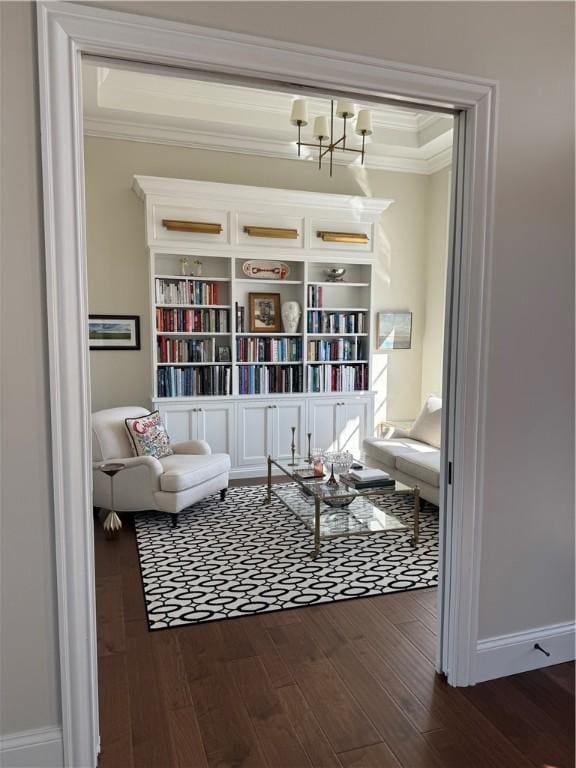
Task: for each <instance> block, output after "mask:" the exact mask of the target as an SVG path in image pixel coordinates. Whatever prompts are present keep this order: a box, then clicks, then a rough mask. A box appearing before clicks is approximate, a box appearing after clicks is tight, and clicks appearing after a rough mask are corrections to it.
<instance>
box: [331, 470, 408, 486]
mask: <svg viewBox="0 0 576 768" xmlns="http://www.w3.org/2000/svg"><path fill="white" fill-rule="evenodd" d="M340 479H341V480H343V481H344V482H345V483H346V484H347V485H350V486H352V488H355V489H356V490H357V491H363V490H367V489H368V488H394V485H395V480H394V478H393V477H390V475H389V474H388V472H384V471H383V470H382V469H351V470H350V472H349V473H348V474H346V475H340Z"/></svg>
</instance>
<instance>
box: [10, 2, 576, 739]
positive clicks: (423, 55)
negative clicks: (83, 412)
mask: <svg viewBox="0 0 576 768" xmlns="http://www.w3.org/2000/svg"><path fill="white" fill-rule="evenodd" d="M100 4H101V3H100ZM91 5H94V4H91ZM109 6H110V7H111V8H114V9H124V10H131V11H133V12H137V13H138V12H139V13H142V14H148V15H154V14H155V15H157V16H164V17H166V18H173V19H178V18H180V19H185V20H188V21H190V22H193V23H196V24H205V25H208V26H213V27H222V28H225V29H230V30H236V31H239V32H246V33H250V34H260V35H268V36H270V37H276V38H282V39H286V40H293V41H297V42H300V43H309V44H312V45H318V46H324V47H329V48H335V49H340V50H343V51H349V52H351V53H362V54H366V55H371V56H375V57H385V58H386V59H389V60H392V61H400V62H406V63H408V64H417V65H418V64H419V65H425V66H429V67H437V68H440V69H447V70H451V71H456V72H462V73H465V74H470V75H479V76H485V77H489V78H495V79H497V80H498V81H499V84H500V85H499V114H498V128H497V136H496V155H497V166H496V181H497V186H496V200H495V208H494V215H495V218H494V262H493V268H492V272H491V274H490V276H489V282H490V286H491V304H490V321H491V322H490V329H489V332H490V341H491V345H490V349H491V352H490V356H489V359H488V361H487V362H488V382H487V391H486V393H485V395H486V402H487V408H488V418H487V424H486V441H487V442H486V456H485V486H484V489H483V491H484V494H483V503H484V519H483V525H482V531H481V538H482V570H481V579H480V636H481V637H490V636H494V635H500V634H505V633H510V632H518V631H522V630H527V629H530V628H535V627H540V626H544V625H549V624H554V623H557V622H565V621H570V620H572V619H573V616H574V610H573V607H574V594H573V584H574V571H573V543H574V509H573V469H574V454H573V435H572V430H573V425H574V403H573V392H574V376H573V372H574V359H573V349H574V346H573V336H572V334H573V328H574V315H573V286H574V272H573V256H574V172H573V168H574V157H573V143H574V141H573V139H574V83H573V62H574V42H573V35H574V9H573V6H572V4H571V3H553V2H542V3H540V2H511V3H492V2H487V3H483V2H478V3H468V2H446V3H436V2H422V3H418V2H413V3H388V2H379V3H346V2H339V3H334V4H332V5H331V6H330V5H328V4H327V3H324V2H323V3H313V2H308V3H306V11H305V13H303V11H302V7H301V6H296V7H295V6H294V4H292V3H290V2H286V3H248V2H246V3H230V4H224V3H184V2H183V3H168V2H165V3H158V2H147V3H137V4H130V3H127V2H114V3H109ZM0 13H1V18H2V20H3V21H5V23H6V24H7V28H5V29H4V31H3V39H2V57H3V59H2V73H3V83H2V85H3V96H2V97H3V99H4V100H5V102H8V103H6V104H5V103H3V104H2V111H1V115H2V126H3V130H4V139H3V142H7V140H8V139H9V158H8V157H7V158H5V157H4V156H3V158H2V159H3V162H4V161H5V160H6V162H8V160H9V164H8V165H7V166H6V168H7V169H8V172H6V171H5V170H4V166H3V173H2V197H3V203H4V204H5V205H6V206H7V207H6V209H3V213H5V221H4V222H3V240H2V246H3V254H2V255H3V258H4V260H5V266H4V284H3V291H4V292H5V295H4V294H3V301H2V327H3V328H6V325H7V324H8V325H9V326H10V328H11V329H12V328H14V317H15V316H18V318H19V328H20V329H22V335H21V336H17V335H16V333H13V334H12V338H8V339H3V348H2V366H1V368H2V376H3V381H2V384H3V388H2V413H3V424H2V428H3V435H2V445H3V449H4V451H3V454H4V455H3V457H2V459H3V463H4V467H3V470H4V471H3V477H2V493H3V499H2V501H3V510H2V513H3V519H4V520H5V522H4V523H3V529H2V541H1V552H0V559H1V561H2V588H3V590H5V593H4V594H5V595H6V597H4V594H3V605H2V610H3V613H2V626H1V633H2V634H1V641H2V654H3V656H6V658H7V661H5V662H4V660H3V664H4V666H3V668H2V673H3V679H2V691H1V696H2V712H1V719H2V723H1V729H2V732H4V733H6V732H10V731H16V730H22V729H26V728H33V727H42V726H46V725H50V724H51V723H53V722H55V720H56V719H57V717H58V688H57V674H58V671H57V667H58V661H57V654H56V645H55V632H56V629H55V627H56V617H55V585H54V552H53V547H52V543H51V535H52V529H51V520H52V509H51V502H50V499H51V496H50V494H51V488H50V480H49V477H50V450H49V444H48V436H47V423H48V399H47V398H48V394H47V393H48V365H47V359H46V353H45V327H46V326H45V312H44V307H43V300H42V296H43V289H44V277H43V270H42V264H43V258H44V257H43V248H42V244H41V241H40V237H41V226H42V206H41V191H40V190H41V186H40V184H41V178H40V169H39V164H38V140H39V123H38V112H37V101H36V100H37V80H36V74H35V52H34V45H33V41H34V29H35V23H34V14H33V10H32V8H31V6H29V5H26V4H24V3H10V4H7V3H2V4H1V5H0ZM4 73H6V74H7V75H8V76H4ZM4 147H5V144H3V150H4ZM8 206H9V207H8ZM18 284H24V285H25V286H26V293H27V296H28V297H32V300H31V301H28V302H27V305H26V312H25V313H24V314H17V315H16V313H17V311H18V310H19V309H20V307H21V302H20V301H19V299H18V298H17V294H16V291H15V290H14V286H15V285H18ZM5 333H6V332H5ZM17 339H21V343H20V344H18V343H17ZM15 361H17V362H18V364H19V367H18V369H16V368H15V367H14V363H15ZM17 376H19V377H20V379H19V380H18V381H16V380H15V379H16V377H17ZM22 457H25V458H26V462H25V463H24V462H23V460H22ZM31 473H33V475H32V476H33V478H34V482H31V480H30V477H31Z"/></svg>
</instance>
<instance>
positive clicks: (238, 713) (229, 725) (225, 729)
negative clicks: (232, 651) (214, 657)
mask: <svg viewBox="0 0 576 768" xmlns="http://www.w3.org/2000/svg"><path fill="white" fill-rule="evenodd" d="M189 685H190V691H191V693H192V698H193V699H194V706H195V710H196V716H197V718H198V726H199V728H200V734H201V736H202V742H203V744H204V751H205V752H206V757H207V761H208V765H209V766H210V768H231V767H232V766H234V768H263V767H264V766H268V763H267V761H266V760H265V758H264V755H263V754H262V751H261V749H260V745H259V743H258V740H257V737H256V734H255V732H254V729H253V727H252V724H251V722H250V718H249V717H248V714H247V712H246V710H245V707H244V704H243V702H242V700H241V698H240V696H239V694H238V691H237V690H236V688H235V687H234V685H233V683H232V681H231V680H230V674H229V672H228V671H227V670H224V671H221V672H216V673H213V674H212V675H211V676H210V677H208V678H203V679H202V680H196V681H195V682H190V681H189Z"/></svg>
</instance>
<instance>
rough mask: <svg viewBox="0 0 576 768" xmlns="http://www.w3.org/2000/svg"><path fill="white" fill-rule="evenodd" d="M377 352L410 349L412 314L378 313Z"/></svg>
mask: <svg viewBox="0 0 576 768" xmlns="http://www.w3.org/2000/svg"><path fill="white" fill-rule="evenodd" d="M377 333H378V337H377V339H376V351H377V352H387V351H388V350H389V349H410V348H411V346H412V312H378V323H377Z"/></svg>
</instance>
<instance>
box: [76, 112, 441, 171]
mask: <svg viewBox="0 0 576 768" xmlns="http://www.w3.org/2000/svg"><path fill="white" fill-rule="evenodd" d="M84 134H85V135H86V136H93V137H96V138H102V139H117V140H121V141H135V142H140V143H149V144H161V145H166V146H177V147H186V148H188V149H204V150H207V151H212V152H231V153H234V154H239V155H251V156H253V157H270V158H276V159H280V160H291V161H295V162H306V161H307V160H308V161H309V162H312V161H314V162H315V158H314V156H313V155H312V154H310V157H309V158H305V159H304V160H303V159H302V158H298V157H297V156H296V146H295V144H293V143H292V142H288V141H282V140H274V139H261V138H259V139H253V138H249V137H247V136H244V135H240V134H233V133H226V134H225V135H224V134H218V133H214V132H212V131H210V132H204V131H190V130H186V129H180V128H167V127H164V126H157V125H151V124H144V123H135V122H124V121H119V120H110V119H94V118H92V117H87V118H85V120H84ZM398 149H403V148H398ZM395 151H398V150H397V148H396V147H390V148H389V152H388V153H387V154H386V155H375V154H370V152H368V153H367V154H366V156H365V159H364V166H363V167H364V168H368V169H370V170H379V171H396V172H400V173H417V174H422V175H429V174H431V173H436V171H438V170H441V168H445V167H446V166H447V165H449V164H450V162H451V157H452V150H451V147H449V148H448V149H445V150H443V151H442V152H440V153H438V154H436V155H435V156H434V157H433V158H431V159H427V158H421V157H414V156H412V157H405V156H402V155H401V154H394V152H395ZM334 163H335V164H336V165H344V166H347V165H356V167H358V168H360V167H362V166H360V165H359V164H358V162H357V160H356V158H354V157H353V156H352V155H345V154H342V155H339V154H335V155H334Z"/></svg>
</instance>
